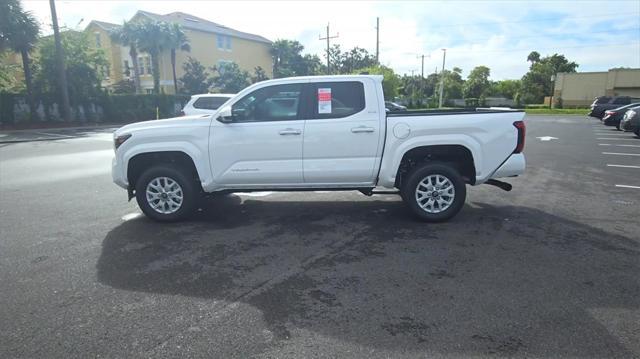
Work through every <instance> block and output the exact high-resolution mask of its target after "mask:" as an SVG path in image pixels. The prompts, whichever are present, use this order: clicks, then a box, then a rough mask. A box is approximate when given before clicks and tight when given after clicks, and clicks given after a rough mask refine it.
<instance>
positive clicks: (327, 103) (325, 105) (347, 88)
mask: <svg viewBox="0 0 640 359" xmlns="http://www.w3.org/2000/svg"><path fill="white" fill-rule="evenodd" d="M314 88H315V89H314V94H313V97H314V101H313V103H314V105H313V108H314V110H313V112H314V116H313V117H314V118H318V119H326V118H342V117H347V116H351V115H353V114H356V113H358V112H360V111H362V110H364V108H365V100H364V86H363V84H362V82H359V81H342V82H320V83H316V84H314Z"/></svg>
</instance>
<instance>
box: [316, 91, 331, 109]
mask: <svg viewBox="0 0 640 359" xmlns="http://www.w3.org/2000/svg"><path fill="white" fill-rule="evenodd" d="M318 113H331V88H330V87H329V88H319V89H318Z"/></svg>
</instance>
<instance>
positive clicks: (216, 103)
mask: <svg viewBox="0 0 640 359" xmlns="http://www.w3.org/2000/svg"><path fill="white" fill-rule="evenodd" d="M227 100H229V99H228V98H227V97H200V98H199V99H197V100H196V102H194V103H193V107H194V108H197V109H205V110H217V109H218V107H220V106H221V105H222V104H223V103H225V102H227Z"/></svg>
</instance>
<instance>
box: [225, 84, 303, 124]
mask: <svg viewBox="0 0 640 359" xmlns="http://www.w3.org/2000/svg"><path fill="white" fill-rule="evenodd" d="M301 92H302V84H287V85H275V86H268V87H263V88H261V89H258V90H255V91H253V92H251V93H250V94H248V95H246V96H245V97H243V98H242V99H241V100H240V101H238V102H236V103H235V104H234V105H233V106H232V107H231V113H232V115H233V117H234V121H235V122H258V121H291V120H297V119H298V118H299V116H298V113H299V108H300V94H301Z"/></svg>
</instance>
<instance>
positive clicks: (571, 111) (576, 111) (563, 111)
mask: <svg viewBox="0 0 640 359" xmlns="http://www.w3.org/2000/svg"><path fill="white" fill-rule="evenodd" d="M524 112H525V113H527V114H528V115H585V116H586V115H587V113H589V109H588V108H525V109H524Z"/></svg>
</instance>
